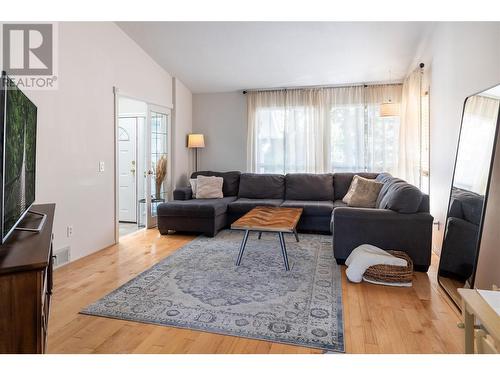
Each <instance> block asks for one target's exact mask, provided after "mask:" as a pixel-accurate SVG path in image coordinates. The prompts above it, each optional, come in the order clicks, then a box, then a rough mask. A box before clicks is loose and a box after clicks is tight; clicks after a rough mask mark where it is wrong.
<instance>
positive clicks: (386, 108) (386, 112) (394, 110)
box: [380, 102, 400, 117]
mask: <svg viewBox="0 0 500 375" xmlns="http://www.w3.org/2000/svg"><path fill="white" fill-rule="evenodd" d="M399 112H400V109H399V103H392V102H386V103H382V104H381V105H380V117H395V116H399Z"/></svg>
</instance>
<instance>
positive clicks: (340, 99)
mask: <svg viewBox="0 0 500 375" xmlns="http://www.w3.org/2000/svg"><path fill="white" fill-rule="evenodd" d="M388 100H391V101H392V102H394V103H400V101H401V85H373V86H352V87H337V88H319V89H292V90H273V91H262V92H251V93H249V97H248V116H249V118H248V124H249V127H248V158H247V160H248V163H249V165H248V169H249V170H250V171H253V172H257V173H290V172H311V173H322V172H332V171H336V172H342V171H351V172H352V171H373V172H379V171H388V172H394V171H396V168H397V163H398V147H399V117H380V111H379V109H380V104H382V103H383V102H386V101H388Z"/></svg>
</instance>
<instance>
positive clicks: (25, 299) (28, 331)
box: [0, 204, 55, 353]
mask: <svg viewBox="0 0 500 375" xmlns="http://www.w3.org/2000/svg"><path fill="white" fill-rule="evenodd" d="M32 209H33V211H37V212H40V213H43V214H46V215H47V219H46V221H45V225H44V227H43V228H42V230H41V232H40V233H34V232H23V231H15V232H14V233H13V234H12V235H11V236H10V238H9V239H8V240H7V241H6V242H5V243H4V244H3V245H1V246H0V353H45V351H46V349H47V329H48V322H49V312H50V297H51V294H52V224H53V221H54V211H55V204H40V205H34V206H33V207H32ZM39 221H40V217H39V216H37V215H31V214H30V213H27V214H26V217H25V218H24V220H23V221H22V223H21V224H20V226H22V227H30V228H31V227H37V226H38V223H39Z"/></svg>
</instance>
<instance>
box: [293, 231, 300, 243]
mask: <svg viewBox="0 0 500 375" xmlns="http://www.w3.org/2000/svg"><path fill="white" fill-rule="evenodd" d="M293 234H295V240H296V241H297V242H299V234H298V233H297V229H294V230H293Z"/></svg>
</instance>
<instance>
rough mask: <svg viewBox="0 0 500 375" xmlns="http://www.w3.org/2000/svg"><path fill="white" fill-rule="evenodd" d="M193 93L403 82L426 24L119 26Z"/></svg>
mask: <svg viewBox="0 0 500 375" xmlns="http://www.w3.org/2000/svg"><path fill="white" fill-rule="evenodd" d="M117 24H118V26H119V27H121V28H122V29H123V30H124V31H125V32H126V33H127V34H128V35H129V36H130V37H131V38H132V39H134V40H135V41H136V42H137V43H138V44H139V45H140V46H141V47H142V48H143V49H144V50H145V51H146V52H147V53H148V54H149V55H150V56H151V57H152V58H153V59H154V60H156V62H158V63H159V64H160V65H161V66H162V67H163V68H164V69H165V70H167V71H168V72H169V73H170V74H172V75H173V76H175V77H178V78H179V79H180V80H181V81H182V82H183V83H184V84H186V86H188V87H189V89H191V91H193V93H207V92H226V91H235V90H242V89H255V88H273V87H292V86H310V85H339V84H345V83H363V82H367V83H368V82H381V81H388V80H389V71H391V72H392V77H391V78H392V80H401V79H402V78H403V77H404V76H405V75H406V73H407V72H408V70H409V68H410V65H411V64H412V63H413V62H414V59H415V57H416V56H417V55H418V52H419V49H421V48H422V45H423V44H424V43H425V41H426V38H427V37H428V35H429V33H430V31H431V29H432V27H433V24H432V23H429V22H118V23H117Z"/></svg>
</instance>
